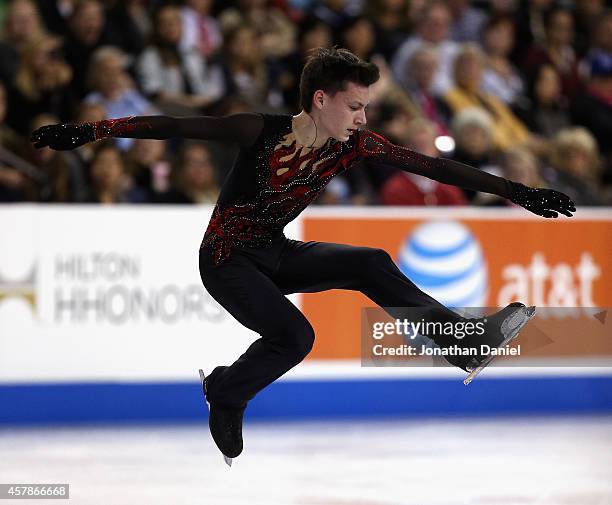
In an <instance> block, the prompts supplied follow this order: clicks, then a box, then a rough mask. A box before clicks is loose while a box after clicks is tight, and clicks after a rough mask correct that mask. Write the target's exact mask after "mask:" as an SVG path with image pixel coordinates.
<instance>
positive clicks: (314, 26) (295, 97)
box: [278, 17, 332, 113]
mask: <svg viewBox="0 0 612 505" xmlns="http://www.w3.org/2000/svg"><path fill="white" fill-rule="evenodd" d="M331 43H332V33H331V30H330V29H329V26H327V25H326V24H325V23H323V21H321V20H319V19H317V18H312V17H311V18H306V19H304V20H303V21H302V22H301V23H300V24H299V31H298V43H297V46H298V47H297V50H296V51H294V52H293V53H291V54H289V55H288V56H286V57H285V58H283V59H282V60H281V61H280V64H279V77H278V86H279V88H280V89H281V92H282V94H283V103H284V104H285V106H287V107H289V109H290V110H292V111H295V112H296V113H297V112H299V111H300V105H299V100H300V73H301V72H302V68H303V67H304V65H305V64H306V61H307V60H308V56H309V54H310V51H311V50H312V49H315V48H317V47H330V46H331Z"/></svg>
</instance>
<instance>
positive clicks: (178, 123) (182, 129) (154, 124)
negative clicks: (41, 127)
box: [93, 113, 263, 147]
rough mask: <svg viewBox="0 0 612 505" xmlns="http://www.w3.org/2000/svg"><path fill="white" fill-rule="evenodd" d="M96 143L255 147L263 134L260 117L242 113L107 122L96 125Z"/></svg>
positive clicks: (107, 120) (148, 117)
mask: <svg viewBox="0 0 612 505" xmlns="http://www.w3.org/2000/svg"><path fill="white" fill-rule="evenodd" d="M93 127H94V133H95V140H98V139H103V138H108V137H127V138H146V139H158V140H165V139H169V138H178V137H180V138H190V139H203V140H219V141H224V142H236V143H238V144H239V145H241V146H245V147H248V146H252V145H253V144H254V143H255V141H256V140H257V138H258V137H259V134H260V133H261V131H262V130H263V117H262V116H261V115H260V114H252V113H242V114H232V115H230V116H223V117H213V116H196V117H178V118H177V117H170V116H134V117H124V118H118V119H105V120H104V121H98V122H96V123H93Z"/></svg>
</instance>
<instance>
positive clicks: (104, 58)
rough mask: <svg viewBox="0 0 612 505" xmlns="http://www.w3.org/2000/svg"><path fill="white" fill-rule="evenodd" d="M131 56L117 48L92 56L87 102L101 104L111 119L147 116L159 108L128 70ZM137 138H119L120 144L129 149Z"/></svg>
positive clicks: (108, 48) (121, 147)
mask: <svg viewBox="0 0 612 505" xmlns="http://www.w3.org/2000/svg"><path fill="white" fill-rule="evenodd" d="M126 68H127V56H126V55H125V54H124V53H123V52H122V51H121V49H118V48H116V47H112V46H104V47H100V48H99V49H97V50H96V52H95V53H94V54H93V55H92V57H91V63H90V68H89V76H88V77H89V79H88V82H89V87H90V89H91V90H92V91H91V92H90V93H89V94H88V95H87V96H86V97H85V100H84V101H85V103H87V104H99V105H101V106H102V107H103V108H104V111H105V113H106V117H107V118H118V117H126V116H145V115H147V114H155V113H157V112H158V111H157V109H156V108H155V107H154V106H153V105H152V104H151V103H150V102H149V101H148V100H147V99H146V98H145V97H144V96H143V95H142V94H141V93H140V91H138V89H137V88H136V86H135V85H134V83H133V81H132V78H131V77H130V75H129V74H128V72H127V70H126ZM133 143H134V139H129V138H120V139H117V145H118V146H119V147H120V149H122V150H127V149H129V148H130V146H131V145H132V144H133Z"/></svg>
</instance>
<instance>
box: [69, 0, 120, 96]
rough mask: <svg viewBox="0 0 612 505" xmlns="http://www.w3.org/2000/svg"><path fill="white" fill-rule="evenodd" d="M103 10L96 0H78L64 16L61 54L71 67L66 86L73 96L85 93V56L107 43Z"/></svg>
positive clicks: (87, 61) (87, 64) (86, 60)
mask: <svg viewBox="0 0 612 505" xmlns="http://www.w3.org/2000/svg"><path fill="white" fill-rule="evenodd" d="M110 43H111V40H110V38H109V35H108V29H107V20H106V13H105V11H104V6H103V4H102V2H101V1H100V0H79V1H78V2H77V3H76V4H75V6H74V10H73V11H72V13H71V14H70V16H69V17H68V33H67V34H66V37H65V40H64V55H65V57H66V61H67V62H68V64H69V65H70V67H71V68H72V71H73V74H74V75H73V78H72V81H71V82H70V87H71V89H72V91H73V94H74V95H75V96H76V97H77V98H83V97H84V96H85V95H86V94H87V91H88V90H87V72H88V69H89V59H90V58H91V55H92V54H93V53H94V51H95V50H96V49H98V48H99V47H101V46H104V45H108V44H110Z"/></svg>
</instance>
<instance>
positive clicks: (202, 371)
mask: <svg viewBox="0 0 612 505" xmlns="http://www.w3.org/2000/svg"><path fill="white" fill-rule="evenodd" d="M198 372H200V380H201V381H202V394H203V395H204V401H205V402H206V408H208V413H209V414H210V403H208V400H207V399H206V392H205V389H204V380H205V379H206V375H204V370H202V369H201V368H200V369H199V370H198ZM221 455H222V456H223V461H225V464H226V465H227V466H232V461H233V458H228V457H227V456H226V455H225V454H223V453H221Z"/></svg>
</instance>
